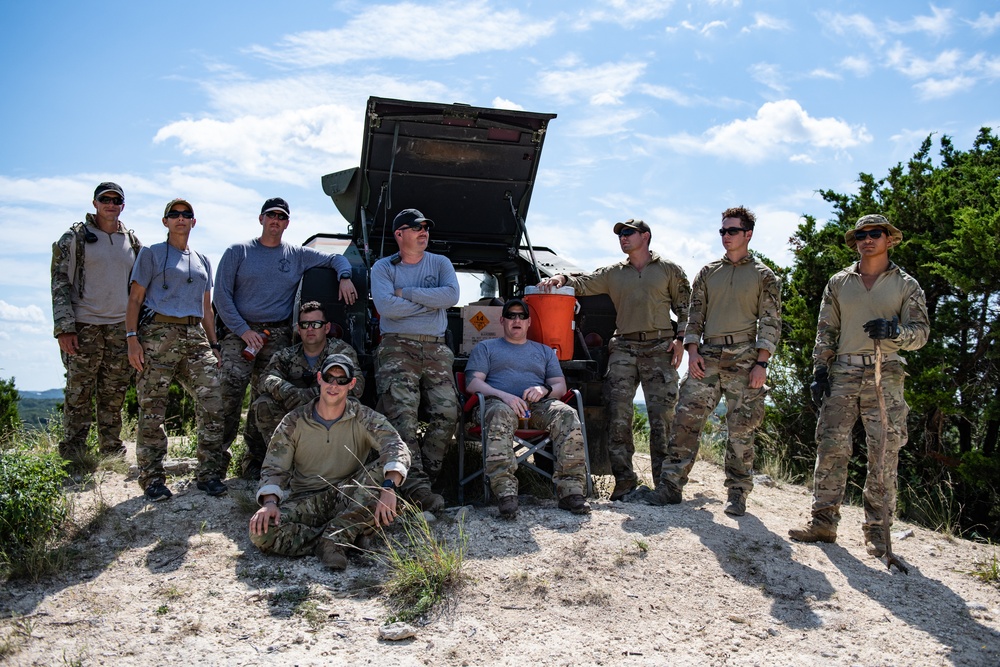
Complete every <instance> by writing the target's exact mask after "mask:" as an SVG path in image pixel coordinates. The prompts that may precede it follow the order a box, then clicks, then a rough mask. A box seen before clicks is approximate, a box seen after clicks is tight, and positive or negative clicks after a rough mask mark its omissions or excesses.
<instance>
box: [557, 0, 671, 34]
mask: <svg viewBox="0 0 1000 667" xmlns="http://www.w3.org/2000/svg"><path fill="white" fill-rule="evenodd" d="M673 4H674V0H602V1H601V2H600V3H599V6H598V7H597V8H595V9H588V10H584V11H582V12H581V13H580V17H579V20H578V21H576V23H575V25H574V27H575V28H576V29H586V28H589V27H590V25H591V24H593V23H617V24H619V25H621V26H626V27H628V26H633V25H636V24H639V23H645V22H647V21H654V20H656V19H660V18H663V17H664V16H666V15H667V14H668V13H669V12H670V8H671V7H672V6H673Z"/></svg>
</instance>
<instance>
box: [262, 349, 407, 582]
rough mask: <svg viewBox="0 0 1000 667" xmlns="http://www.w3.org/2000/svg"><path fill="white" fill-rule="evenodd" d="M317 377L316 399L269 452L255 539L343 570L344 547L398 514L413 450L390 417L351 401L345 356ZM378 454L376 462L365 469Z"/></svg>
mask: <svg viewBox="0 0 1000 667" xmlns="http://www.w3.org/2000/svg"><path fill="white" fill-rule="evenodd" d="M316 375H317V381H318V382H319V387H320V393H319V397H317V398H315V399H313V400H312V401H311V402H309V403H307V404H306V405H303V406H301V407H298V408H296V409H295V410H292V411H291V412H289V413H288V414H287V415H285V418H284V419H282V420H281V423H280V424H279V425H278V428H277V429H276V430H275V431H274V435H273V437H272V438H271V444H270V445H269V446H268V448H267V456H266V457H265V458H264V467H263V469H262V470H261V481H260V487H259V488H258V489H257V502H258V503H260V506H261V507H260V509H259V510H257V512H256V513H255V514H254V515H253V517H251V519H250V541H251V542H253V543H254V544H255V545H257V547H258V548H259V549H260V550H261V551H264V552H269V553H274V554H278V555H282V556H303V555H305V554H308V553H315V554H316V555H317V556H318V557H319V559H320V561H322V563H323V564H324V565H325V566H327V567H329V568H330V569H333V570H343V569H344V568H346V567H347V555H346V553H345V548H346V547H349V546H351V545H352V544H353V543H354V541H355V540H356V539H357V538H358V537H360V536H361V535H363V534H364V533H366V532H369V531H370V530H371V528H372V526H385V525H387V524H389V523H392V520H393V518H394V517H395V516H396V514H397V513H398V510H397V507H396V489H397V487H399V485H400V484H402V483H403V480H404V479H406V471H407V469H408V468H409V466H410V450H409V448H408V447H407V446H406V443H404V442H403V441H402V440H401V439H400V437H399V434H398V433H396V430H395V429H393V428H392V425H390V424H389V422H388V420H386V418H385V417H383V416H382V415H380V414H379V413H377V412H375V411H374V410H372V409H370V408H366V407H365V406H363V405H361V403H359V402H358V400H357V399H356V398H353V397H349V396H348V393H349V392H350V390H351V389H353V388H354V385H355V383H357V380H356V379H355V378H354V366H353V364H352V363H351V360H350V359H348V358H347V357H346V356H345V355H343V354H334V355H332V356H330V357H329V358H328V359H327V360H326V361H325V362H324V363H323V367H322V370H321V371H320V372H318V373H317V374H316ZM373 451H377V452H378V453H379V457H378V460H377V461H375V462H374V463H371V464H369V465H367V466H366V465H365V461H366V460H367V459H368V455H369V454H370V453H372V452H373Z"/></svg>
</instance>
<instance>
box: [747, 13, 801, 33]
mask: <svg viewBox="0 0 1000 667" xmlns="http://www.w3.org/2000/svg"><path fill="white" fill-rule="evenodd" d="M753 18H754V22H753V24H752V25H748V26H744V27H743V29H742V30H741V31H740V32H744V33H747V32H752V31H754V30H782V31H784V30H791V29H792V24H791V23H789V22H788V21H786V20H784V19H779V18H777V17H775V16H771V15H769V14H763V13H760V12H757V13H755V14H754V15H753Z"/></svg>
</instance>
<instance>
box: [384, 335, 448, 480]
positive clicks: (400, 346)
mask: <svg viewBox="0 0 1000 667" xmlns="http://www.w3.org/2000/svg"><path fill="white" fill-rule="evenodd" d="M419 338H434V337H431V336H412V335H409V334H385V335H384V336H383V337H382V342H381V344H380V345H379V346H378V353H377V359H376V363H377V366H376V369H375V385H376V389H377V390H378V394H379V396H380V397H381V407H382V413H383V414H384V415H385V416H386V417H387V418H388V419H389V421H390V422H391V423H392V425H393V426H395V428H396V430H397V431H398V432H399V435H400V437H401V438H403V441H404V442H406V443H407V444H408V445H410V454H411V458H412V463H411V468H410V473H409V476H408V477H407V480H406V484H405V486H404V489H403V491H404V492H405V493H408V494H410V493H413V492H414V491H416V490H417V489H422V488H429V487H430V485H431V484H432V483H433V481H434V480H436V479H437V477H438V475H439V474H440V473H441V465H442V463H443V461H444V455H445V452H446V451H447V449H448V443H449V442H451V439H452V437H454V435H455V427H456V426H457V425H458V409H459V405H458V390H457V389H456V388H455V376H454V375H453V373H452V365H453V364H454V363H455V354H454V353H453V352H452V351H451V348H449V347H448V346H447V345H445V344H444V342H443V341H441V342H433V341H429V340H428V341H422V340H419ZM421 399H423V400H422V401H421ZM421 404H422V405H423V408H424V411H425V414H426V417H427V428H426V430H425V431H424V436H423V438H422V439H421V438H418V436H417V425H418V419H417V415H418V412H419V409H420V407H421Z"/></svg>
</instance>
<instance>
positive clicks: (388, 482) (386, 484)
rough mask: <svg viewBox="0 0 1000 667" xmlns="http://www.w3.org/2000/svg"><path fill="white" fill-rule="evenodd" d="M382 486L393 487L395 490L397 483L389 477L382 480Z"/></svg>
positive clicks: (385, 487)
mask: <svg viewBox="0 0 1000 667" xmlns="http://www.w3.org/2000/svg"><path fill="white" fill-rule="evenodd" d="M382 488H383V489H392V490H393V491H395V490H396V483H395V482H394V481H392V480H391V479H387V480H385V481H384V482H382Z"/></svg>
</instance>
